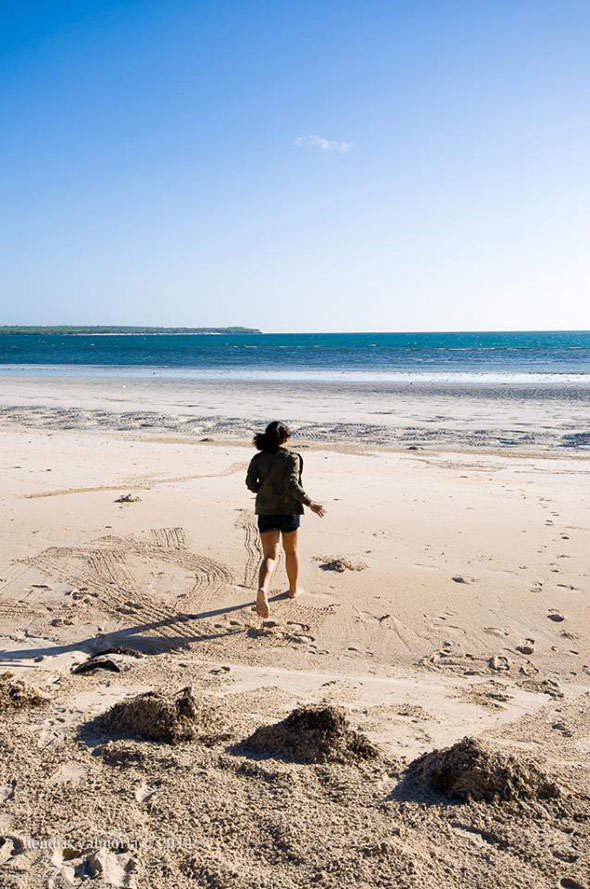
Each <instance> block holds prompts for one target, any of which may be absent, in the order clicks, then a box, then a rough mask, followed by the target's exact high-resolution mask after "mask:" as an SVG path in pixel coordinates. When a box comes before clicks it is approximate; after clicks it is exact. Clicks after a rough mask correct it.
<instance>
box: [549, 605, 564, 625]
mask: <svg viewBox="0 0 590 889" xmlns="http://www.w3.org/2000/svg"><path fill="white" fill-rule="evenodd" d="M547 617H548V618H549V620H553V621H555V623H561V621H562V620H565V617H564V616H563V614H561V613H560V612H559V611H556V610H555V608H551V609H550V610H549V614H548V615H547Z"/></svg>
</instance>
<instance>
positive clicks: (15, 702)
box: [0, 672, 49, 712]
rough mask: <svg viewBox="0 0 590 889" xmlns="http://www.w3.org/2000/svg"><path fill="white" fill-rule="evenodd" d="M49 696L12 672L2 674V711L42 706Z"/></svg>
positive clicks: (0, 699) (0, 679) (0, 683)
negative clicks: (17, 677) (16, 677)
mask: <svg viewBox="0 0 590 889" xmlns="http://www.w3.org/2000/svg"><path fill="white" fill-rule="evenodd" d="M48 700H49V698H47V697H46V695H44V694H42V693H41V692H40V691H39V689H38V688H32V687H31V686H30V685H26V683H24V682H22V681H21V680H20V679H15V677H14V675H13V674H12V673H10V672H6V673H1V674H0V712H2V711H4V710H24V709H25V708H26V707H42V706H43V705H44V704H47V702H48Z"/></svg>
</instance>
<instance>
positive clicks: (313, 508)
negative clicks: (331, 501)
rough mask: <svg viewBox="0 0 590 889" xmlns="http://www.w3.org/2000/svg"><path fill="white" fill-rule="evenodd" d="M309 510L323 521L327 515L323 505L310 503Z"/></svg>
mask: <svg viewBox="0 0 590 889" xmlns="http://www.w3.org/2000/svg"><path fill="white" fill-rule="evenodd" d="M309 508H310V509H311V511H312V512H315V514H316V515H319V517H320V518H321V519H323V517H324V516H325V515H326V509H325V507H323V506H322V504H321V503H310V504H309Z"/></svg>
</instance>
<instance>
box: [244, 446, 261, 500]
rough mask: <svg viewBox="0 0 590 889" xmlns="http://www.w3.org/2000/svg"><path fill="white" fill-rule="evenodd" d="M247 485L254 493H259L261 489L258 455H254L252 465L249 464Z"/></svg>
mask: <svg viewBox="0 0 590 889" xmlns="http://www.w3.org/2000/svg"><path fill="white" fill-rule="evenodd" d="M246 487H247V488H248V490H249V491H252V493H253V494H258V491H259V490H260V480H259V478H258V470H257V468H256V455H254V456H253V457H252V459H251V460H250V465H249V466H248V472H247V473H246Z"/></svg>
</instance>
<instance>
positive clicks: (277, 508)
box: [246, 422, 326, 618]
mask: <svg viewBox="0 0 590 889" xmlns="http://www.w3.org/2000/svg"><path fill="white" fill-rule="evenodd" d="M290 437H291V433H290V431H289V429H288V428H287V426H285V425H283V423H277V422H274V423H269V424H268V426H267V427H266V429H265V431H264V432H259V433H258V434H257V435H255V436H254V446H255V447H256V448H257V449H258V451H259V453H258V454H255V455H254V457H252V460H251V461H250V465H249V466H248V472H247V474H246V485H247V486H248V488H249V490H250V491H252V492H253V493H254V494H256V515H257V516H258V530H259V531H260V541H261V543H262V553H263V556H262V563H261V565H260V571H259V573H258V594H257V596H256V614H258V616H259V617H262V618H266V617H268V591H269V587H270V582H271V579H272V575H273V572H274V570H275V568H276V566H277V562H278V559H279V541H280V538H281V535H282V538H283V549H284V551H285V563H286V564H285V567H286V570H287V578H288V580H289V590H288V593H287V595H288V597H289V598H290V599H294V598H295V596H297V595H298V593H300V592H301V590H300V589H299V586H298V579H299V553H298V552H297V543H298V536H299V525H300V521H301V516H302V514H303V507H304V506H307V507H308V508H309V509H311V511H312V512H315V514H316V515H318V516H320V518H322V517H323V516H325V514H326V510H325V509H324V507H323V506H322V505H321V504H319V503H314V501H313V500H311V498H310V497H308V496H307V494H306V493H305V491H304V490H303V487H302V485H301V473H302V470H303V459H302V457H301V455H300V454H296V453H295V452H294V451H290V450H289V448H288V444H289V439H290Z"/></svg>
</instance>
